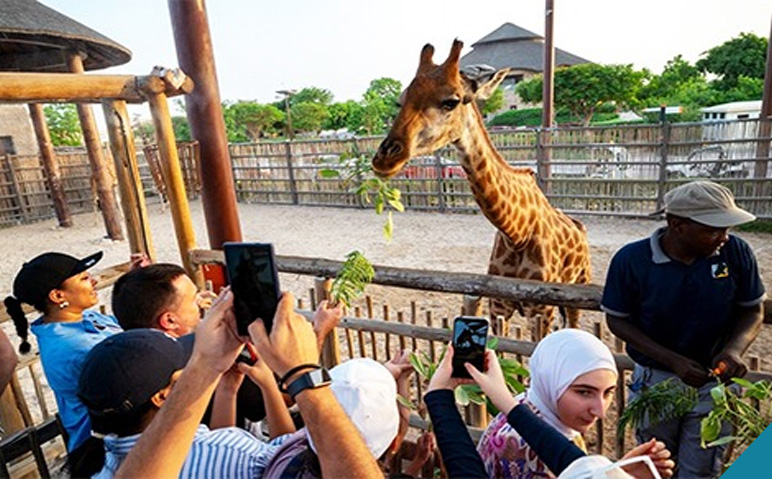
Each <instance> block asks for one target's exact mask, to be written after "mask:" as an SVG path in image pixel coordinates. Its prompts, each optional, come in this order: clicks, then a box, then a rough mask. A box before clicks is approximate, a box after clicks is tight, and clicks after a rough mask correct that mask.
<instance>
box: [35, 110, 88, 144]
mask: <svg viewBox="0 0 772 479" xmlns="http://www.w3.org/2000/svg"><path fill="white" fill-rule="evenodd" d="M43 114H44V115H45V117H46V123H47V124H48V131H49V133H50V134H51V143H53V144H54V146H83V131H82V130H81V128H80V119H79V118H78V110H77V109H76V108H75V105H73V104H72V103H67V104H62V103H57V104H54V105H46V106H44V107H43Z"/></svg>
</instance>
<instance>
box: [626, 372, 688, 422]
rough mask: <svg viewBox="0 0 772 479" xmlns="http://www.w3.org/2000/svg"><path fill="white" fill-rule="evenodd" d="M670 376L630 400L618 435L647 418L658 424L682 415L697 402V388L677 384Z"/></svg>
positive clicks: (644, 389) (645, 388)
mask: <svg viewBox="0 0 772 479" xmlns="http://www.w3.org/2000/svg"><path fill="white" fill-rule="evenodd" d="M672 379H673V378H668V379H666V380H664V381H662V382H659V383H657V384H655V385H653V386H650V387H645V386H644V388H643V389H642V390H641V393H640V394H639V395H638V397H636V398H635V399H633V400H632V401H630V403H629V404H628V405H627V407H626V408H625V410H624V411H623V412H622V415H621V416H619V424H618V425H617V435H620V436H621V435H624V433H625V429H626V428H627V426H628V425H630V427H632V428H633V429H637V428H639V427H640V426H641V425H642V424H643V423H644V421H645V420H646V419H648V421H649V424H652V425H653V424H658V423H660V422H664V421H669V420H670V419H674V418H676V417H679V416H682V415H684V414H686V413H687V412H689V411H691V410H692V409H694V406H695V405H696V404H697V390H696V389H694V388H690V387H688V386H685V385H677V384H674V383H673V382H672Z"/></svg>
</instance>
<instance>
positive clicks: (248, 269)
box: [223, 243, 281, 336]
mask: <svg viewBox="0 0 772 479" xmlns="http://www.w3.org/2000/svg"><path fill="white" fill-rule="evenodd" d="M223 251H224V252H225V269H226V272H227V273H228V282H229V283H230V285H231V291H233V309H234V312H235V314H236V326H237V329H238V332H239V334H241V335H242V336H248V335H249V330H248V327H249V325H250V324H251V323H252V321H254V320H255V319H257V318H260V319H262V320H263V324H264V325H265V330H266V331H267V332H269V333H270V332H271V326H272V325H273V316H274V314H275V313H276V307H277V306H278V304H279V297H280V296H281V289H280V288H279V273H278V271H277V270H276V256H275V255H274V251H273V245H272V244H268V243H225V244H224V245H223Z"/></svg>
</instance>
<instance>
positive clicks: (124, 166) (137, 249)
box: [102, 100, 155, 261]
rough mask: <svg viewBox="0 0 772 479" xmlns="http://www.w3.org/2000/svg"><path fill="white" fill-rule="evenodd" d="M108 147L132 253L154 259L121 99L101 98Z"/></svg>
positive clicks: (135, 157) (142, 191)
mask: <svg viewBox="0 0 772 479" xmlns="http://www.w3.org/2000/svg"><path fill="white" fill-rule="evenodd" d="M102 109H103V110H104V114H105V123H106V125H107V133H108V135H109V137H110V150H111V151H112V154H113V160H114V161H115V174H116V176H117V177H118V188H119V190H120V192H121V208H123V217H124V218H125V220H126V233H127V235H128V237H129V248H130V250H131V252H132V253H144V254H146V255H147V257H148V258H150V260H151V261H155V249H154V248H153V239H152V236H151V235H150V225H149V224H148V219H147V208H146V207H145V193H144V190H143V188H142V180H141V179H140V177H139V167H138V166H137V151H136V146H135V145H134V135H133V133H132V132H131V122H130V120H129V115H128V112H127V110H126V102H125V101H123V100H103V101H102Z"/></svg>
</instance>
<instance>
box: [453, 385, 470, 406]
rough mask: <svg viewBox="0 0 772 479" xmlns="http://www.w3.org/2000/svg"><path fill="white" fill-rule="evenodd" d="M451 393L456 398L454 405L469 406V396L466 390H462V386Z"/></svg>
mask: <svg viewBox="0 0 772 479" xmlns="http://www.w3.org/2000/svg"><path fill="white" fill-rule="evenodd" d="M453 393H454V395H455V397H456V403H458V404H460V405H462V406H468V405H469V394H468V393H467V391H466V389H464V388H463V386H459V387H457V388H456V390H455V391H454V392H453Z"/></svg>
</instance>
